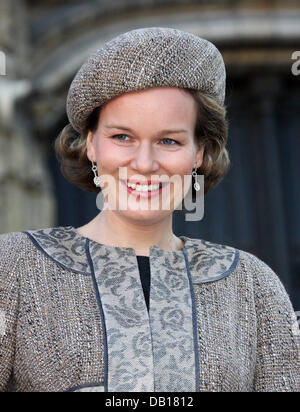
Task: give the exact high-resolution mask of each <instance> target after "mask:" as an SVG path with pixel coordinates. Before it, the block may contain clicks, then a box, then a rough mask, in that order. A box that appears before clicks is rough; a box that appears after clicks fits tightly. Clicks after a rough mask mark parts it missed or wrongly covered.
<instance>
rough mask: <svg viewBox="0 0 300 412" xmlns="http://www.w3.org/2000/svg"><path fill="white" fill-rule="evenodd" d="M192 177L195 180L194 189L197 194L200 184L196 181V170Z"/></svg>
mask: <svg viewBox="0 0 300 412" xmlns="http://www.w3.org/2000/svg"><path fill="white" fill-rule="evenodd" d="M195 169H196V168H195ZM192 176H194V179H195V183H194V189H195V190H196V191H197V192H198V191H199V190H200V183H199V182H198V181H197V169H196V170H193V171H192Z"/></svg>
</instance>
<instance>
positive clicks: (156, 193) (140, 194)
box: [121, 180, 167, 199]
mask: <svg viewBox="0 0 300 412" xmlns="http://www.w3.org/2000/svg"><path fill="white" fill-rule="evenodd" d="M121 182H122V183H123V184H124V186H126V188H127V192H128V193H129V194H131V195H133V196H135V197H138V198H144V199H150V198H153V197H155V196H159V195H160V194H161V192H162V189H163V188H164V187H165V186H166V185H167V182H157V184H158V183H162V187H160V188H159V189H157V190H151V191H150V190H149V191H147V192H137V191H136V190H135V189H132V188H131V187H128V186H127V183H126V181H125V180H121ZM129 183H133V182H132V181H131V182H129ZM139 184H141V183H139ZM144 184H146V183H144ZM148 184H155V183H154V182H152V183H151V181H150V183H148ZM141 185H142V184H141Z"/></svg>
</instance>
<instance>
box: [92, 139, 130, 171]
mask: <svg viewBox="0 0 300 412" xmlns="http://www.w3.org/2000/svg"><path fill="white" fill-rule="evenodd" d="M120 149H121V148H120ZM120 149H119V148H118V146H116V145H115V144H114V143H113V142H112V141H111V140H110V139H103V140H99V142H98V144H97V146H96V152H97V159H98V161H99V163H100V165H101V168H102V169H107V170H113V169H114V168H115V167H118V165H119V164H120V161H121V160H122V157H123V156H122V153H121V150H120Z"/></svg>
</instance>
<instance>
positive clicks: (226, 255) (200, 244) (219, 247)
mask: <svg viewBox="0 0 300 412" xmlns="http://www.w3.org/2000/svg"><path fill="white" fill-rule="evenodd" d="M183 238H184V239H185V240H186V245H187V247H186V249H187V252H188V255H189V258H190V259H189V260H190V262H191V264H192V266H193V268H194V269H195V270H196V271H197V273H198V277H199V280H200V278H201V281H213V280H219V279H222V278H225V277H227V276H229V275H236V276H239V277H240V278H243V279H244V280H247V281H251V282H252V283H253V285H254V286H257V287H258V288H259V287H263V286H265V287H273V288H277V289H282V288H283V289H284V287H283V285H282V282H281V281H280V278H279V277H278V275H277V274H276V273H275V272H274V271H273V269H272V268H271V267H270V266H269V265H267V264H266V263H265V262H264V261H263V260H261V259H260V258H258V257H257V256H255V255H254V254H252V253H250V252H248V251H245V250H242V249H239V248H236V247H234V246H229V245H225V244H220V243H214V242H210V241H207V240H203V239H192V238H187V237H183Z"/></svg>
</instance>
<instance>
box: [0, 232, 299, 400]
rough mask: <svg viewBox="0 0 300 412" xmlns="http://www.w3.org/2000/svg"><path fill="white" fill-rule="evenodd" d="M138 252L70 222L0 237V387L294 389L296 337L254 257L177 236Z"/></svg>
mask: <svg viewBox="0 0 300 412" xmlns="http://www.w3.org/2000/svg"><path fill="white" fill-rule="evenodd" d="M180 238H181V239H182V240H183V241H184V248H183V249H181V250H180V251H175V252H174V251H165V250H162V249H160V248H159V247H157V246H156V245H154V246H152V247H151V249H150V257H149V261H150V269H151V287H150V309H149V312H148V310H147V308H146V304H145V299H144V295H143V289H142V285H141V280H140V276H139V270H138V264H137V259H136V254H135V250H134V249H132V248H123V247H113V246H107V245H103V244H100V243H98V242H95V241H93V240H90V239H88V238H86V237H84V236H82V235H81V234H79V232H77V230H76V229H75V228H74V227H72V226H67V227H63V226H58V227H54V228H45V229H38V230H29V231H24V232H13V233H7V234H2V235H0V256H1V257H0V391H2V392H3V391H19V392H65V391H84V392H88V391H92V392H115V391H118V392H119V391H120V392H157V391H158V392H298V391H299V387H300V385H299V365H300V360H299V339H300V338H299V329H298V328H297V326H298V325H297V319H296V315H295V313H294V311H293V308H292V304H291V301H290V298H289V296H288V294H287V292H286V290H285V288H284V286H283V284H282V283H281V281H280V279H279V278H278V276H277V275H276V274H275V273H274V272H273V271H272V269H271V268H270V267H269V266H267V265H266V264H265V263H264V262H262V261H261V260H260V259H258V258H257V257H255V256H254V255H252V254H250V253H248V252H246V251H242V250H239V249H235V248H233V247H230V246H226V245H219V244H215V243H211V242H208V241H204V240H200V239H192V238H189V237H186V236H180Z"/></svg>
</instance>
